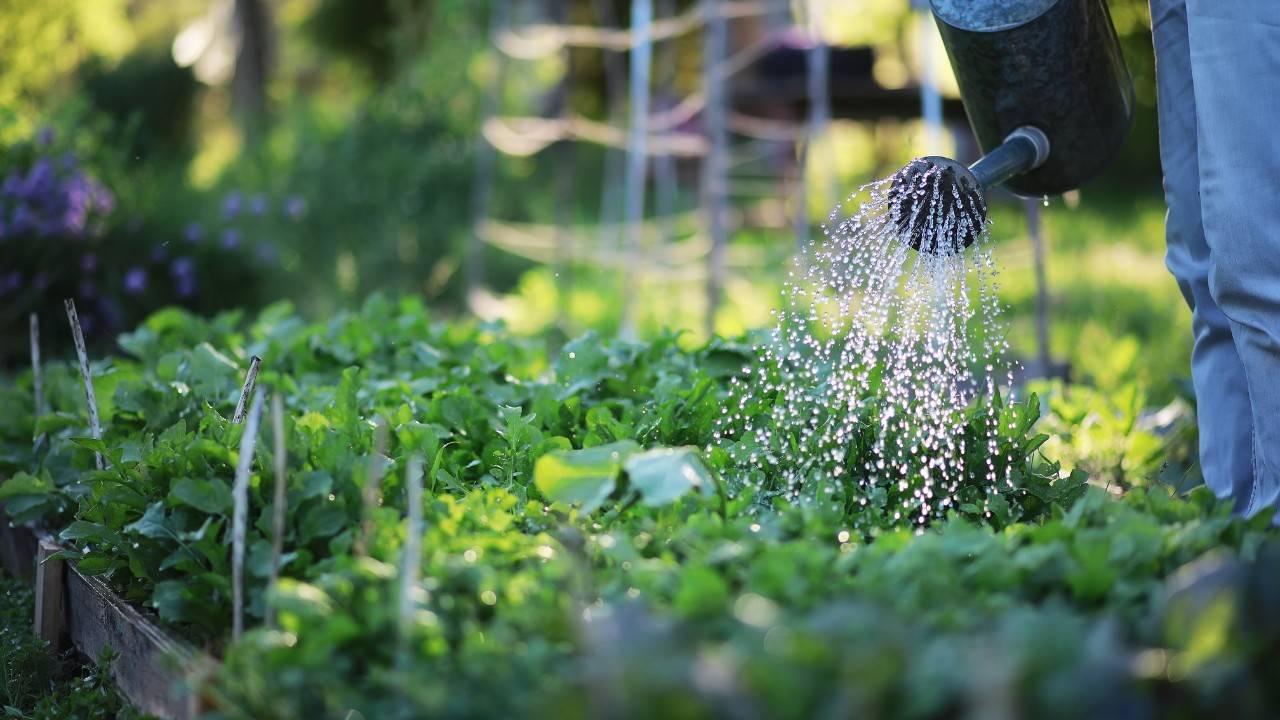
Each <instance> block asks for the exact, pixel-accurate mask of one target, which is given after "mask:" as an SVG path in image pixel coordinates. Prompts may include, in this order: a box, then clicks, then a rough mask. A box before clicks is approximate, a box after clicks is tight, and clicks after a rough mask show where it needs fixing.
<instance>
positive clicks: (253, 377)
mask: <svg viewBox="0 0 1280 720" xmlns="http://www.w3.org/2000/svg"><path fill="white" fill-rule="evenodd" d="M261 364H262V358H260V357H258V356H257V355H254V356H253V358H252V359H250V360H249V371H248V372H247V373H245V375H244V387H242V388H240V399H239V400H238V401H236V411H235V414H234V415H232V416H231V422H233V423H235V424H237V425H239V424H240V423H242V422H244V411H245V406H246V405H248V404H249V398H250V397H252V396H253V388H254V386H256V385H257V384H258V367H259V366H260V365H261Z"/></svg>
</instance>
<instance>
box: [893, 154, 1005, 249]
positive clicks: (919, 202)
mask: <svg viewBox="0 0 1280 720" xmlns="http://www.w3.org/2000/svg"><path fill="white" fill-rule="evenodd" d="M889 207H890V212H891V213H892V218H893V222H894V225H895V226H896V227H897V230H898V237H899V239H900V240H902V242H903V243H905V244H906V245H907V246H908V247H910V248H911V249H912V250H918V251H920V252H927V253H931V254H933V255H953V254H956V253H958V252H960V251H961V250H964V249H965V248H967V247H969V246H970V245H972V244H973V243H974V241H976V240H977V239H978V237H979V236H980V235H981V234H982V229H983V227H984V226H985V224H986V220H987V201H986V197H985V196H984V195H983V193H982V183H980V182H979V181H978V178H977V177H976V176H974V174H973V172H972V171H970V170H969V168H967V167H965V166H964V165H961V164H960V163H958V162H956V161H955V160H952V159H951V158H947V157H942V156H939V155H930V156H928V157H921V158H916V159H915V160H912V161H911V162H909V163H907V165H906V166H904V167H903V168H902V169H901V170H899V171H898V172H896V173H894V176H893V183H892V185H891V186H890V188H889Z"/></svg>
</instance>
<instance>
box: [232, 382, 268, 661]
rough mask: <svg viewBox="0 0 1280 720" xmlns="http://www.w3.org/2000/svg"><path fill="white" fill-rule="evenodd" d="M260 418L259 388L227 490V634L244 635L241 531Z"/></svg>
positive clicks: (245, 521) (243, 523)
mask: <svg viewBox="0 0 1280 720" xmlns="http://www.w3.org/2000/svg"><path fill="white" fill-rule="evenodd" d="M261 417H262V391H261V390H259V391H257V392H255V393H254V394H253V403H252V404H251V405H250V406H249V415H248V418H247V419H246V421H245V424H244V434H243V435H241V436H240V461H239V462H238V463H236V482H235V486H234V487H233V488H232V490H231V495H232V499H233V500H234V501H235V509H234V510H233V514H232V516H231V602H232V616H231V637H232V639H234V640H239V639H240V636H241V635H242V634H244V533H245V526H246V525H247V524H248V522H249V469H250V467H251V466H252V465H253V450H254V447H255V446H256V445H257V442H258V420H259V419H260V418H261Z"/></svg>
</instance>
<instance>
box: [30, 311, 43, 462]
mask: <svg viewBox="0 0 1280 720" xmlns="http://www.w3.org/2000/svg"><path fill="white" fill-rule="evenodd" d="M30 320H31V323H30V324H31V389H32V392H33V393H34V395H35V418H34V419H35V420H36V421H37V422H38V421H39V420H40V418H41V417H43V416H44V413H45V407H44V375H43V370H42V369H41V367H40V319H39V318H38V317H36V314H35V313H31V318H30ZM43 443H44V433H40V434H39V435H37V436H36V437H35V446H36V447H37V448H38V447H40V445H42V444H43Z"/></svg>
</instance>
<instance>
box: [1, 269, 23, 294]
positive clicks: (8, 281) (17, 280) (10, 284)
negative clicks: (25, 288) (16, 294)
mask: <svg viewBox="0 0 1280 720" xmlns="http://www.w3.org/2000/svg"><path fill="white" fill-rule="evenodd" d="M21 287H22V271H21V270H14V271H12V272H10V273H9V274H8V275H5V276H3V277H0V295H8V294H9V293H11V292H13V291H15V290H17V289H19V288H21Z"/></svg>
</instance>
